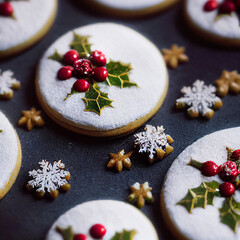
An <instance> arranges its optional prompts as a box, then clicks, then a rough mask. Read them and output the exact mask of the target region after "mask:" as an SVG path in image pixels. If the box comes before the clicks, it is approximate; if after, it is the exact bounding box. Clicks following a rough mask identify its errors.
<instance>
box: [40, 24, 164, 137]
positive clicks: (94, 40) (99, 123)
mask: <svg viewBox="0 0 240 240" xmlns="http://www.w3.org/2000/svg"><path fill="white" fill-rule="evenodd" d="M73 32H74V33H76V34H79V35H84V36H86V35H88V36H90V37H89V41H90V43H91V44H92V45H91V47H92V48H93V49H94V50H101V51H103V52H104V53H105V55H106V56H107V60H108V62H109V61H110V60H112V61H116V62H117V61H120V62H123V63H130V64H131V66H132V70H131V72H129V78H130V79H131V82H134V83H136V84H137V85H138V87H136V86H131V87H125V88H120V87H118V86H111V87H110V86H109V85H108V84H106V82H103V83H98V85H99V87H100V90H101V92H104V93H107V94H108V98H109V99H112V100H113V102H112V103H111V105H112V107H105V108H104V109H103V110H102V112H101V115H100V116H99V115H98V114H96V113H95V112H89V111H84V110H85V108H86V102H85V101H83V99H82V98H84V96H85V93H78V94H73V95H72V96H70V97H69V98H68V99H67V100H64V99H65V98H66V96H67V95H68V94H69V92H71V88H72V86H73V84H74V83H75V81H76V80H77V78H75V77H72V78H70V79H68V80H65V81H62V80H58V78H57V72H58V70H59V69H60V68H61V66H62V65H61V63H59V62H57V61H54V60H52V59H49V57H50V56H52V55H53V54H54V52H55V51H56V50H57V51H58V52H59V53H60V54H64V53H66V52H67V51H68V50H70V46H69V45H70V43H71V42H72V41H73ZM36 87H37V95H38V98H39V100H40V103H41V105H42V107H43V108H44V110H45V111H46V113H47V114H48V115H49V116H50V117H51V118H53V120H55V121H56V122H57V123H59V124H60V125H62V126H64V127H66V128H68V129H70V130H72V131H75V132H78V133H82V134H87V135H93V136H114V135H122V134H127V133H129V132H131V131H133V130H135V129H136V128H138V127H140V126H141V125H142V124H143V123H144V122H145V121H147V120H148V119H149V118H150V117H152V116H153V115H154V114H155V113H156V112H157V111H158V109H159V108H160V106H161V104H162V102H163V100H164V98H165V96H166V92H167V89H168V73H167V69H166V65H165V63H164V60H163V57H162V55H161V53H160V51H159V50H158V49H157V48H156V47H155V46H154V45H153V44H152V43H151V42H150V41H149V40H148V39H146V38H145V37H144V36H142V35H141V34H139V33H137V32H136V31H134V30H132V29H130V28H128V27H125V26H123V25H118V24H113V23H98V24H92V25H87V26H84V27H81V28H78V29H75V30H74V31H70V32H68V33H67V34H65V35H64V36H62V37H61V38H60V39H58V40H57V41H56V42H55V43H54V44H53V45H52V46H51V47H50V48H49V49H48V50H47V51H46V53H45V54H44V56H43V58H42V59H41V61H40V65H39V68H38V73H37V78H36Z"/></svg>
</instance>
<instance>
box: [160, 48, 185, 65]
mask: <svg viewBox="0 0 240 240" xmlns="http://www.w3.org/2000/svg"><path fill="white" fill-rule="evenodd" d="M185 50H186V49H185V48H184V47H178V45H176V44H173V45H172V47H171V49H166V48H163V49H162V53H163V58H164V60H165V62H166V64H167V65H168V66H169V67H170V68H173V69H175V68H177V67H178V65H179V63H185V62H188V60H189V58H188V56H187V55H185Z"/></svg>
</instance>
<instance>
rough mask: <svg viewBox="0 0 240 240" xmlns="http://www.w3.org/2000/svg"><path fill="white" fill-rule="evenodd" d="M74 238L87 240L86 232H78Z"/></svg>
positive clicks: (75, 239)
mask: <svg viewBox="0 0 240 240" xmlns="http://www.w3.org/2000/svg"><path fill="white" fill-rule="evenodd" d="M73 240H87V236H86V235H85V234H76V235H74V239H73Z"/></svg>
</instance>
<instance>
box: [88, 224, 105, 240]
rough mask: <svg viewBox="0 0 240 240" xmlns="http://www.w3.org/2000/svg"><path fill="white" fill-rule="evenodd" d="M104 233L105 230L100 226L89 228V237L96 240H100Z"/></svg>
mask: <svg viewBox="0 0 240 240" xmlns="http://www.w3.org/2000/svg"><path fill="white" fill-rule="evenodd" d="M106 232H107V229H106V228H105V227H104V226H103V225H102V224H95V225H93V226H92V227H91V228H90V235H91V236H92V237H93V238H96V239H101V238H102V237H103V236H104V235H105V234H106Z"/></svg>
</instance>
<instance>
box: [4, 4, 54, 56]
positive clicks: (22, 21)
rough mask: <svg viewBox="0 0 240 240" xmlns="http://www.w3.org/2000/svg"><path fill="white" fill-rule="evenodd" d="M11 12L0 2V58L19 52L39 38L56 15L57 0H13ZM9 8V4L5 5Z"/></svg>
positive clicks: (48, 27)
mask: <svg viewBox="0 0 240 240" xmlns="http://www.w3.org/2000/svg"><path fill="white" fill-rule="evenodd" d="M2 4H9V5H10V6H11V12H6V10H5V11H3V10H4V9H2V8H3V7H4V6H5V5H3V6H1V3H0V58H2V57H7V56H10V55H13V54H16V53H19V52H21V51H23V50H25V49H26V48H28V47H30V46H32V45H33V44H34V43H36V42H37V41H38V40H40V39H41V38H42V37H43V36H44V35H45V34H46V33H47V32H48V31H49V29H50V27H51V26H52V24H53V21H54V19H55V16H56V11H57V0H51V1H49V0H27V1H26V0H17V1H16V0H15V1H14V0H13V1H10V2H4V3H2ZM7 10H9V6H8V7H7Z"/></svg>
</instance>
